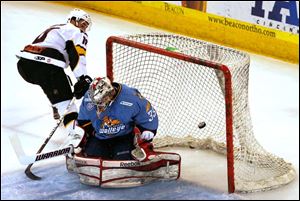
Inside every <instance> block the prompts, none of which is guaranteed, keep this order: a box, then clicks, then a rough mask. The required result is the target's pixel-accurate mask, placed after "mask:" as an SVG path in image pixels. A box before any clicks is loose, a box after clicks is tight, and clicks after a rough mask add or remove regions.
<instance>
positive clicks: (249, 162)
mask: <svg viewBox="0 0 300 201" xmlns="http://www.w3.org/2000/svg"><path fill="white" fill-rule="evenodd" d="M106 51H107V52H106V53H107V55H106V56H107V76H108V77H109V78H110V79H111V80H112V81H115V82H120V83H124V84H127V85H129V86H132V87H135V88H137V89H138V90H139V91H140V92H141V93H142V95H143V96H144V97H146V98H147V99H148V100H149V101H150V102H151V104H152V105H153V107H154V108H155V109H156V112H157V114H158V117H159V128H158V131H157V135H156V137H155V140H154V146H155V147H156V148H158V147H165V146H185V147H191V148H198V149H212V150H214V151H215V152H218V153H222V154H225V155H227V177H228V191H229V192H230V193H232V192H254V191H262V190H268V189H273V188H277V187H279V186H281V185H284V184H287V183H289V182H290V181H292V180H293V179H294V178H295V170H294V169H293V167H292V165H291V164H289V163H287V162H285V161H284V160H283V159H282V158H279V157H277V156H275V155H273V154H271V153H269V152H267V151H266V150H265V149H264V148H263V147H262V146H261V145H260V144H259V143H258V142H257V140H256V139H255V137H254V135H253V129H252V123H251V118H250V112H249V107H248V76H249V65H250V59H249V56H248V55H247V54H245V53H243V52H241V51H237V50H234V49H231V48H227V47H222V46H219V45H216V44H212V43H208V42H204V41H201V40H196V39H193V38H189V37H185V36H179V35H174V34H172V35H170V34H161V33H154V34H138V35H127V36H122V37H116V36H111V37H109V38H108V39H107V43H106ZM203 122H205V124H206V126H205V127H203V128H201V127H200V125H199V124H202V125H203ZM198 125H199V127H198Z"/></svg>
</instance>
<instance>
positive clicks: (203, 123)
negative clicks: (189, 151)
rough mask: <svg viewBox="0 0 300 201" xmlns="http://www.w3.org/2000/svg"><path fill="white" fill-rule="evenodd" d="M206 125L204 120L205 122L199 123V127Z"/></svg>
mask: <svg viewBox="0 0 300 201" xmlns="http://www.w3.org/2000/svg"><path fill="white" fill-rule="evenodd" d="M205 126H206V123H205V122H204V121H203V122H200V123H199V124H198V128H200V129H201V128H204V127H205Z"/></svg>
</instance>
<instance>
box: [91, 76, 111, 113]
mask: <svg viewBox="0 0 300 201" xmlns="http://www.w3.org/2000/svg"><path fill="white" fill-rule="evenodd" d="M88 94H89V96H90V98H91V100H92V103H93V104H94V105H96V106H97V109H98V111H99V112H103V111H104V110H105V109H106V108H107V106H108V105H109V104H110V103H111V101H112V98H113V96H114V94H115V90H114V87H113V86H112V84H111V82H110V80H109V79H108V78H107V77H104V78H100V77H98V78H95V79H94V80H93V82H92V84H91V85H90V88H89V90H88Z"/></svg>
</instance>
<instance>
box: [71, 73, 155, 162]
mask: <svg viewBox="0 0 300 201" xmlns="http://www.w3.org/2000/svg"><path fill="white" fill-rule="evenodd" d="M77 121H78V125H80V126H81V127H82V128H84V130H85V131H86V133H87V135H89V137H88V138H87V142H86V144H85V146H84V147H83V153H84V154H85V156H89V157H101V158H103V159H113V160H132V159H133V158H132V156H131V151H132V150H133V149H134V148H135V147H134V128H135V127H137V128H138V129H139V130H140V132H141V135H140V137H141V139H142V140H144V141H147V142H151V141H152V139H153V137H154V136H155V134H156V130H157V127H158V117H157V114H156V111H155V109H154V108H153V107H152V105H151V104H150V102H149V101H148V100H147V99H145V98H144V97H143V96H142V95H141V94H140V92H139V91H138V90H137V89H135V88H130V87H128V86H126V85H124V84H120V83H111V82H110V80H109V79H108V78H106V77H105V78H95V79H94V80H93V82H92V84H91V85H90V88H89V90H88V92H87V93H86V94H85V96H84V99H83V101H82V103H81V106H80V111H79V115H78V119H77Z"/></svg>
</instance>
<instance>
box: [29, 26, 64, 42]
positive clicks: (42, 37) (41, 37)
mask: <svg viewBox="0 0 300 201" xmlns="http://www.w3.org/2000/svg"><path fill="white" fill-rule="evenodd" d="M63 25H64V24H57V25H53V26H51V27H50V28H49V29H46V31H44V32H43V33H41V34H40V35H39V36H38V37H37V38H36V39H35V40H34V41H33V42H32V44H35V43H40V42H43V41H44V40H45V38H46V37H47V35H48V33H49V32H50V31H51V30H53V29H60V26H63Z"/></svg>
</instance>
